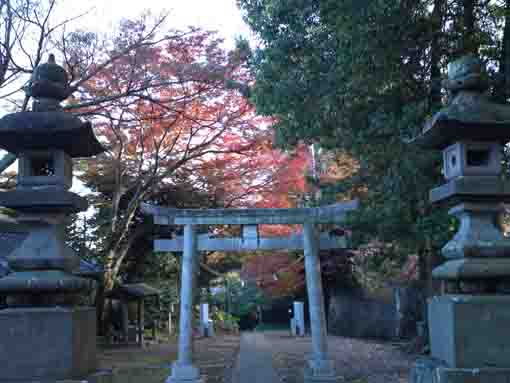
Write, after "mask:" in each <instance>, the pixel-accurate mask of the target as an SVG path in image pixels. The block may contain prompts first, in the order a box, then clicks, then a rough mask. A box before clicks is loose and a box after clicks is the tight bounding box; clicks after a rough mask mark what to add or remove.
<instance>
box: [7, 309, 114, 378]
mask: <svg viewBox="0 0 510 383" xmlns="http://www.w3.org/2000/svg"><path fill="white" fill-rule="evenodd" d="M0 366H2V372H1V373H0V383H14V382H24V383H26V382H32V381H34V382H35V381H39V382H55V381H60V380H66V379H71V380H72V379H82V378H83V377H87V376H90V374H93V373H94V372H95V370H96V311H95V309H90V308H67V307H39V308H12V309H5V310H1V311H0ZM85 379H86V378H85ZM103 381H104V380H103ZM103 381H101V380H96V381H94V380H90V382H91V383H92V382H101V383H102V382H103Z"/></svg>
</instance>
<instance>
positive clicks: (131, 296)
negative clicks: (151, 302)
mask: <svg viewBox="0 0 510 383" xmlns="http://www.w3.org/2000/svg"><path fill="white" fill-rule="evenodd" d="M160 295H161V291H160V290H158V289H156V288H154V287H152V286H149V285H148V284H146V283H128V284H122V285H120V286H118V287H116V288H115V289H113V290H112V291H111V292H110V293H109V294H108V296H107V298H109V299H112V300H118V301H120V305H121V313H122V320H121V323H122V338H123V340H124V342H126V343H129V342H130V340H131V338H132V337H130V331H129V309H128V305H129V303H131V302H136V305H137V318H136V342H137V343H138V345H139V346H140V347H143V346H144V330H145V326H144V322H145V315H144V314H145V313H144V306H145V304H144V302H145V299H146V298H151V297H156V299H157V304H158V306H159V299H160ZM157 327H158V326H157V321H155V322H154V323H153V326H152V336H153V339H154V340H156V337H157V331H156V329H157Z"/></svg>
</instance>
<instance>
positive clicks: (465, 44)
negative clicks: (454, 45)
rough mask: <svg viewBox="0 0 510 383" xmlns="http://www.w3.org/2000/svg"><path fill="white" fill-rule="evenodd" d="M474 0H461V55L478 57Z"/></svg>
mask: <svg viewBox="0 0 510 383" xmlns="http://www.w3.org/2000/svg"><path fill="white" fill-rule="evenodd" d="M475 1H476V0H462V6H463V14H464V16H463V21H464V23H463V26H464V28H463V31H462V47H461V53H462V54H463V55H466V54H474V55H478V48H479V43H478V38H477V36H476V29H477V28H476V17H475V8H476V4H475Z"/></svg>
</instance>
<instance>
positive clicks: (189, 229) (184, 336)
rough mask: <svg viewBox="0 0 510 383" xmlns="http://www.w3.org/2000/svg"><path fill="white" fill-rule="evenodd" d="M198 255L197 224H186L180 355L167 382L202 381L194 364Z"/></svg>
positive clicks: (182, 277)
mask: <svg viewBox="0 0 510 383" xmlns="http://www.w3.org/2000/svg"><path fill="white" fill-rule="evenodd" d="M196 255H197V233H196V230H195V226H193V225H189V224H188V225H185V226H184V251H183V253H182V266H181V267H182V273H181V306H180V307H181V311H180V317H179V355H178V359H177V362H175V363H174V364H173V365H172V374H171V375H170V377H169V378H168V379H167V383H202V382H203V380H202V379H201V377H200V372H199V370H198V368H196V367H194V366H193V360H192V342H193V333H192V331H193V327H192V324H193V274H194V271H195V270H194V268H195V265H196V262H195V261H194V257H196Z"/></svg>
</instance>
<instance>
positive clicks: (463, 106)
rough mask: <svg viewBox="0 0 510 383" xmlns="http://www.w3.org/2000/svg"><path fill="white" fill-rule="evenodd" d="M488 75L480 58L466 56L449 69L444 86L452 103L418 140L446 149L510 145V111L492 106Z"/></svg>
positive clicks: (437, 116)
mask: <svg viewBox="0 0 510 383" xmlns="http://www.w3.org/2000/svg"><path fill="white" fill-rule="evenodd" d="M487 84H488V81H487V73H486V70H485V66H484V64H483V63H482V61H481V60H480V59H479V58H476V57H474V56H466V57H463V58H461V59H459V60H457V61H454V62H453V63H451V64H450V65H448V79H447V80H445V81H444V82H443V85H444V86H445V87H446V88H447V89H448V90H449V91H450V93H451V95H452V99H451V101H450V103H449V105H448V106H446V107H445V108H443V109H441V110H440V111H438V112H437V113H436V114H435V115H434V116H433V117H432V118H431V119H430V120H429V121H428V122H427V123H426V124H425V126H424V128H423V129H422V131H421V133H420V135H419V136H418V137H417V138H416V139H415V140H414V141H415V142H417V143H418V144H419V145H421V146H423V147H426V148H433V149H440V150H442V149H444V148H446V147H447V146H449V145H451V144H453V143H455V142H457V141H463V140H470V141H491V142H500V143H502V144H504V143H506V142H508V141H510V107H509V106H507V105H502V104H497V103H495V102H492V101H491V100H490V99H489V97H488V96H487V94H486V93H485V91H486V90H487V86H488V85H487Z"/></svg>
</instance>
